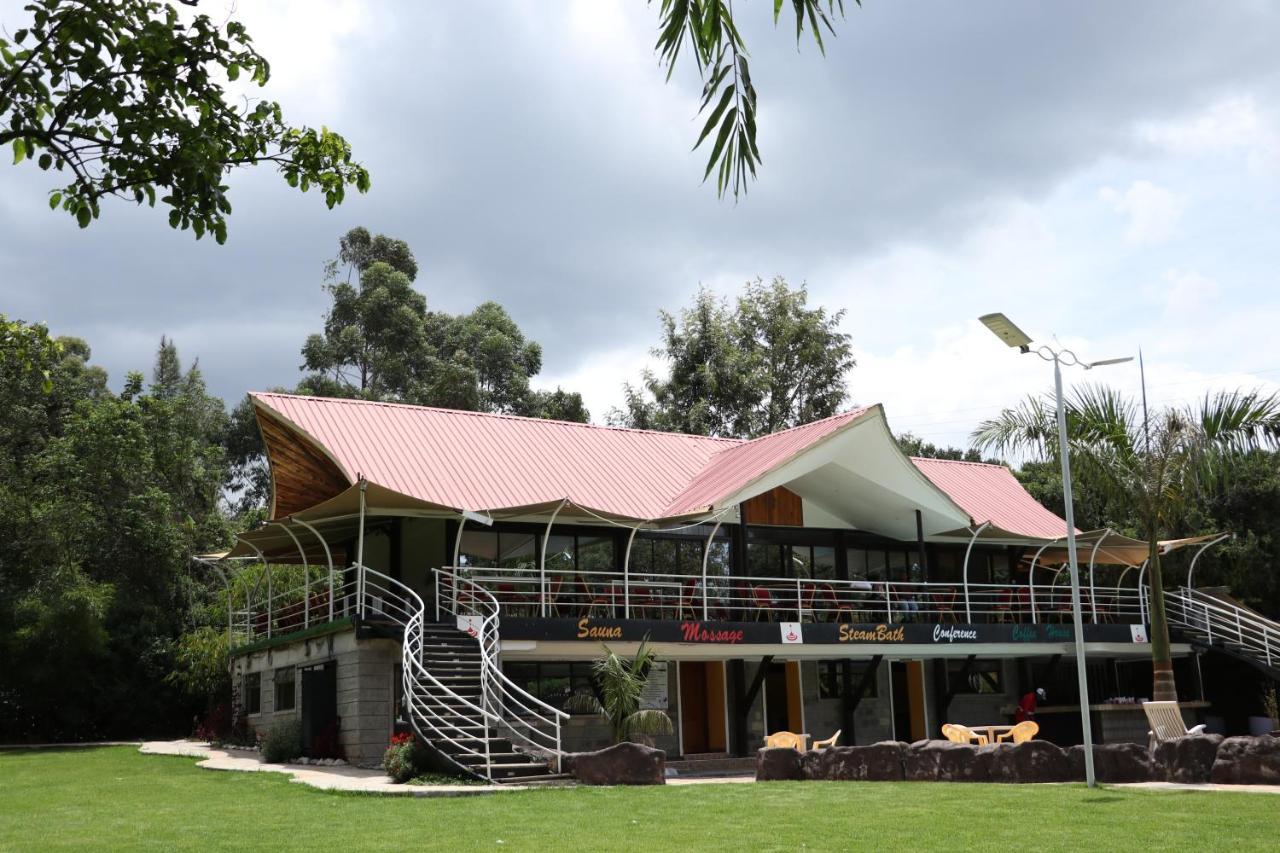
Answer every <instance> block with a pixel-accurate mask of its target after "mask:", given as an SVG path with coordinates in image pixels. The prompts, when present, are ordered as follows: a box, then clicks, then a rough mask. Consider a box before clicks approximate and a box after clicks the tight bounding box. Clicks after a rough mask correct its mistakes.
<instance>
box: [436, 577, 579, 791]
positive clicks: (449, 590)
mask: <svg viewBox="0 0 1280 853" xmlns="http://www.w3.org/2000/svg"><path fill="white" fill-rule="evenodd" d="M435 572H436V594H437V601H438V602H439V603H442V604H443V605H444V607H443V609H444V610H445V611H446V612H448V613H452V614H453V615H455V616H469V617H472V628H473V629H474V631H475V633H476V639H477V640H478V641H479V643H480V661H481V670H480V673H481V675H480V685H481V695H482V696H483V697H484V703H485V709H486V711H487V712H488V713H490V714H491V715H493V716H494V717H495V718H496V719H498V720H499V724H500V726H501V727H502V728H503V730H505V732H506V733H507V736H508V737H509V738H510V740H511V742H512V743H513V744H519V745H521V746H523V747H525V748H526V749H528V750H530V751H533V752H535V753H538V754H541V755H544V756H545V757H546V758H547V759H548V760H550V761H553V762H554V764H555V768H556V770H557V772H558V771H559V770H560V759H561V758H562V757H563V756H564V750H563V748H562V745H561V726H562V725H563V723H565V722H567V721H568V719H569V715H568V714H566V713H565V712H564V711H561V710H560V709H559V708H555V707H553V706H551V705H548V704H547V703H546V702H543V701H542V700H541V699H538V698H537V697H536V696H533V695H531V694H530V693H529V692H528V691H526V690H524V689H523V688H521V687H520V686H519V685H518V684H516V683H515V682H513V681H512V680H511V679H510V678H508V677H507V675H506V673H504V672H503V671H502V666H501V663H500V661H499V651H500V642H499V637H498V626H499V623H500V619H501V615H500V608H499V606H498V600H497V599H496V598H494V596H493V594H492V593H491V592H489V590H487V589H485V588H484V587H483V586H481V585H480V584H478V583H476V582H475V581H473V580H471V579H470V578H468V577H465V576H462V575H460V574H459V573H458V572H455V571H453V570H452V569H448V568H443V569H436V570H435Z"/></svg>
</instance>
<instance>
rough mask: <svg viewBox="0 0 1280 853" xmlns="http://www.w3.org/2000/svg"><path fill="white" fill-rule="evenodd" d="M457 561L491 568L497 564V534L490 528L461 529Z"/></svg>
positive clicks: (465, 564) (466, 564) (467, 564)
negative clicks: (460, 543) (460, 544)
mask: <svg viewBox="0 0 1280 853" xmlns="http://www.w3.org/2000/svg"><path fill="white" fill-rule="evenodd" d="M458 562H459V563H461V564H462V565H464V566H476V567H479V568H485V569H491V568H493V567H494V566H496V565H497V564H498V534H497V533H495V532H493V531H492V530H463V531H462V546H461V548H459V550H458Z"/></svg>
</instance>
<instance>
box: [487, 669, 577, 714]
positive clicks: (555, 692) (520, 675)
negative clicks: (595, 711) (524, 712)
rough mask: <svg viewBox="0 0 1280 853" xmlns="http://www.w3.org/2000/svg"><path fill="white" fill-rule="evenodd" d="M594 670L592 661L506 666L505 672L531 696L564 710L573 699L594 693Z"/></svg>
mask: <svg viewBox="0 0 1280 853" xmlns="http://www.w3.org/2000/svg"><path fill="white" fill-rule="evenodd" d="M591 667H592V664H591V662H589V661H575V662H573V663H569V662H530V663H526V662H517V663H507V664H504V665H503V671H504V672H505V673H506V675H507V677H508V678H510V679H511V680H512V681H513V682H515V683H516V684H517V685H519V686H520V687H521V688H522V689H524V690H525V691H527V692H528V693H530V694H531V695H533V696H536V697H538V698H539V699H541V700H542V701H544V702H546V703H547V704H548V705H551V706H553V707H556V708H559V709H561V710H563V709H564V707H565V704H566V703H567V702H568V701H569V697H570V696H573V695H574V694H577V693H591V692H593V691H592V689H591Z"/></svg>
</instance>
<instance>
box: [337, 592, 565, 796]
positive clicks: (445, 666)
mask: <svg viewBox="0 0 1280 853" xmlns="http://www.w3.org/2000/svg"><path fill="white" fill-rule="evenodd" d="M362 577H363V580H362V581H361V588H360V589H359V591H358V597H359V600H360V601H361V602H362V603H363V604H364V608H363V612H364V614H365V616H364V618H366V619H368V620H371V621H375V622H380V623H382V624H383V625H387V626H390V627H392V628H393V629H394V630H395V632H396V633H398V634H400V636H401V637H402V662H403V664H404V666H403V671H404V684H403V686H404V696H405V702H406V705H407V710H408V715H409V720H410V721H411V723H412V725H413V729H414V731H415V733H416V734H417V735H418V737H419V738H420V739H421V740H422V741H423V742H424V743H425V744H426V745H427V746H428V747H429V748H430V749H431V750H432V751H433V753H434V755H435V757H436V758H437V760H438V762H439V763H440V764H441V765H442V766H443V767H444V768H446V769H450V770H453V771H454V772H457V773H459V774H463V775H467V776H471V777H474V778H477V779H484V780H487V781H490V782H496V783H517V784H534V783H548V782H559V781H563V780H567V779H568V778H569V776H568V774H566V773H562V772H561V768H560V763H561V759H562V758H563V756H564V751H563V749H562V748H561V741H560V735H561V726H562V725H563V723H564V722H565V721H567V720H568V715H567V714H565V713H564V712H563V711H560V710H558V709H556V708H553V707H551V706H550V705H548V704H546V703H545V702H542V701H541V700H539V699H537V698H536V697H534V696H532V695H530V694H529V693H527V692H526V691H524V690H523V689H521V688H520V687H519V686H518V685H516V684H515V683H513V682H512V681H511V680H510V679H509V678H507V676H506V675H505V674H503V672H502V668H501V666H500V665H499V662H498V650H499V642H498V623H499V612H498V602H497V601H496V600H495V599H494V598H493V596H492V595H491V594H490V593H489V592H488V591H487V590H485V589H483V588H482V587H481V586H479V585H478V584H475V583H473V582H471V581H470V580H467V579H465V578H459V577H457V576H456V575H455V574H454V573H452V572H450V571H448V570H445V569H440V570H437V584H439V585H440V588H442V589H447V590H448V598H449V600H450V602H451V608H452V609H453V610H454V612H455V613H456V614H457V615H459V616H465V617H467V619H466V620H465V621H466V622H467V623H468V630H466V631H464V630H460V629H459V628H458V627H457V626H456V624H451V623H429V622H427V621H426V616H427V611H426V607H425V605H424V604H423V602H422V599H421V597H419V596H418V594H417V593H416V592H414V591H413V590H412V589H410V588H409V587H407V586H405V585H404V584H402V583H400V582H399V581H397V580H395V579H393V578H390V577H388V576H386V575H384V574H382V573H380V572H377V571H375V570H373V569H370V568H368V567H365V568H364V570H363V572H362Z"/></svg>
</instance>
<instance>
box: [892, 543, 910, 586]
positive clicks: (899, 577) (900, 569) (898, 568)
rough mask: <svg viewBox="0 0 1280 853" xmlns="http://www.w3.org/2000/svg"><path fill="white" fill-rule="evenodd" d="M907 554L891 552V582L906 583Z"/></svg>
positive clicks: (904, 552) (897, 551) (896, 551)
mask: <svg viewBox="0 0 1280 853" xmlns="http://www.w3.org/2000/svg"><path fill="white" fill-rule="evenodd" d="M908 565H909V564H908V563H907V552H906V551H899V550H893V551H890V552H889V580H895V581H904V580H906V579H907V566H908Z"/></svg>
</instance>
